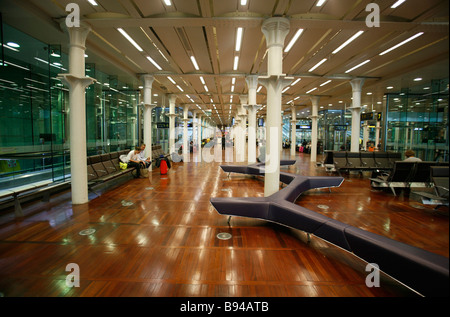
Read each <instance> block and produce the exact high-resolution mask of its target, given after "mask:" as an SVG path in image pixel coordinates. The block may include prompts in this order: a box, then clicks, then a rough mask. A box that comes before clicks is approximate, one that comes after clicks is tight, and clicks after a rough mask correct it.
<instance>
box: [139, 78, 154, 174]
mask: <svg viewBox="0 0 450 317" xmlns="http://www.w3.org/2000/svg"><path fill="white" fill-rule="evenodd" d="M153 80H154V78H153V76H152V75H148V74H146V75H143V76H142V81H143V82H144V143H145V144H146V148H145V157H150V160H152V159H153V157H152V110H153V108H155V105H152V104H151V103H152V85H153ZM149 169H151V165H150V167H149Z"/></svg>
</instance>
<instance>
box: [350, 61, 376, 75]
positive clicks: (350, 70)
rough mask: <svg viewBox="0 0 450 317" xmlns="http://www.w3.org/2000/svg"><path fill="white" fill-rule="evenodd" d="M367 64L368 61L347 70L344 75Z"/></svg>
mask: <svg viewBox="0 0 450 317" xmlns="http://www.w3.org/2000/svg"><path fill="white" fill-rule="evenodd" d="M368 62H370V59H368V60H366V61H364V62H362V63H361V64H358V65H356V66H355V67H352V68H350V69H349V70H348V71H346V72H345V73H346V74H347V73H350V72H351V71H352V70H355V69H357V68H359V67H361V66H363V65H365V64H367V63H368Z"/></svg>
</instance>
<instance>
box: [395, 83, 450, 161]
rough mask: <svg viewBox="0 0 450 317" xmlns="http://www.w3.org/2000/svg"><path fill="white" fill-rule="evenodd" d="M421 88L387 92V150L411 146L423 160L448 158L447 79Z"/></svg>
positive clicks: (400, 149)
mask: <svg viewBox="0 0 450 317" xmlns="http://www.w3.org/2000/svg"><path fill="white" fill-rule="evenodd" d="M423 90H424V91H425V93H423V94H410V93H408V92H403V93H399V94H388V95H387V96H386V97H387V109H388V112H387V131H386V150H390V151H396V152H401V153H404V151H405V150H406V149H412V150H414V151H415V152H416V156H417V157H419V158H421V159H422V160H425V161H446V162H448V145H449V143H448V79H445V80H437V81H433V82H432V83H428V84H426V85H425V86H424V87H423Z"/></svg>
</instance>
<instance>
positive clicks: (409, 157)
mask: <svg viewBox="0 0 450 317" xmlns="http://www.w3.org/2000/svg"><path fill="white" fill-rule="evenodd" d="M415 155H416V153H415V152H414V151H413V150H406V151H405V156H406V159H404V160H403V161H404V162H421V161H422V160H421V159H420V158H418V157H415Z"/></svg>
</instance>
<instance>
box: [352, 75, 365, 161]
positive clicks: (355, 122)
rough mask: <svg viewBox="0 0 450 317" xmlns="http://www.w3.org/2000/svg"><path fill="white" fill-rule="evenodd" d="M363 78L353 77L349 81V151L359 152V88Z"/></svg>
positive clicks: (360, 88) (362, 83)
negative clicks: (350, 114) (350, 133)
mask: <svg viewBox="0 0 450 317" xmlns="http://www.w3.org/2000/svg"><path fill="white" fill-rule="evenodd" d="M364 80H365V79H364V78H355V79H352V80H351V81H350V84H351V85H352V91H353V100H352V106H351V108H350V110H351V112H352V141H351V147H350V151H351V152H359V136H360V129H361V90H362V86H363V85H364Z"/></svg>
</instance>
